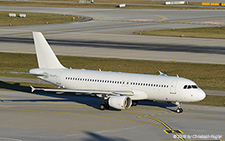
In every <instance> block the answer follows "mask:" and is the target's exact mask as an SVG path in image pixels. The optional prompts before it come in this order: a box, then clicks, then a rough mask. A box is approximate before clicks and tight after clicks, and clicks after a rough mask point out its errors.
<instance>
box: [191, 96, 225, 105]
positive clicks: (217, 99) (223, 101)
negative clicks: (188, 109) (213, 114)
mask: <svg viewBox="0 0 225 141" xmlns="http://www.w3.org/2000/svg"><path fill="white" fill-rule="evenodd" d="M188 104H196V105H208V106H223V107H225V96H218V95H207V96H206V98H205V99H204V100H202V101H200V102H194V103H188Z"/></svg>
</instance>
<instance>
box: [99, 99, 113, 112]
mask: <svg viewBox="0 0 225 141" xmlns="http://www.w3.org/2000/svg"><path fill="white" fill-rule="evenodd" d="M109 107H110V106H109V104H108V99H105V100H104V102H103V103H102V104H101V105H100V106H99V109H100V110H105V109H109Z"/></svg>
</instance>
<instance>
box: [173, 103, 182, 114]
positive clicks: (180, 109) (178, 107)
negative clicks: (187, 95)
mask: <svg viewBox="0 0 225 141" xmlns="http://www.w3.org/2000/svg"><path fill="white" fill-rule="evenodd" d="M175 104H176V105H177V109H176V112H177V113H182V112H183V111H184V110H183V109H182V108H181V106H180V102H176V103H175Z"/></svg>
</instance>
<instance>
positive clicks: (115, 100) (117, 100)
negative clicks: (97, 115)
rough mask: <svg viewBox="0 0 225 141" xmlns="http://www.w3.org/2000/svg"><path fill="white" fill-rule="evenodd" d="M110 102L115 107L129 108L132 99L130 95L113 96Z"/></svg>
mask: <svg viewBox="0 0 225 141" xmlns="http://www.w3.org/2000/svg"><path fill="white" fill-rule="evenodd" d="M108 104H109V106H111V107H113V108H115V109H120V110H127V109H129V108H130V107H131V105H132V100H131V98H130V97H128V96H111V97H110V98H109V100H108Z"/></svg>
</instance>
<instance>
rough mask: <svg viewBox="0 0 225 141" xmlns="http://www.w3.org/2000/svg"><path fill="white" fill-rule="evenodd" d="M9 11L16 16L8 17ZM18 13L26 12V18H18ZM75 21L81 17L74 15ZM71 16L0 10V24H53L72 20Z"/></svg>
mask: <svg viewBox="0 0 225 141" xmlns="http://www.w3.org/2000/svg"><path fill="white" fill-rule="evenodd" d="M9 13H16V15H17V17H9ZM19 14H26V16H27V17H26V18H20V17H19ZM75 18H76V21H79V20H81V19H82V17H78V16H76V17H75ZM72 21H73V16H71V15H70V16H69V15H57V14H42V13H28V12H10V11H0V26H7V25H34V24H53V23H65V22H72Z"/></svg>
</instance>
